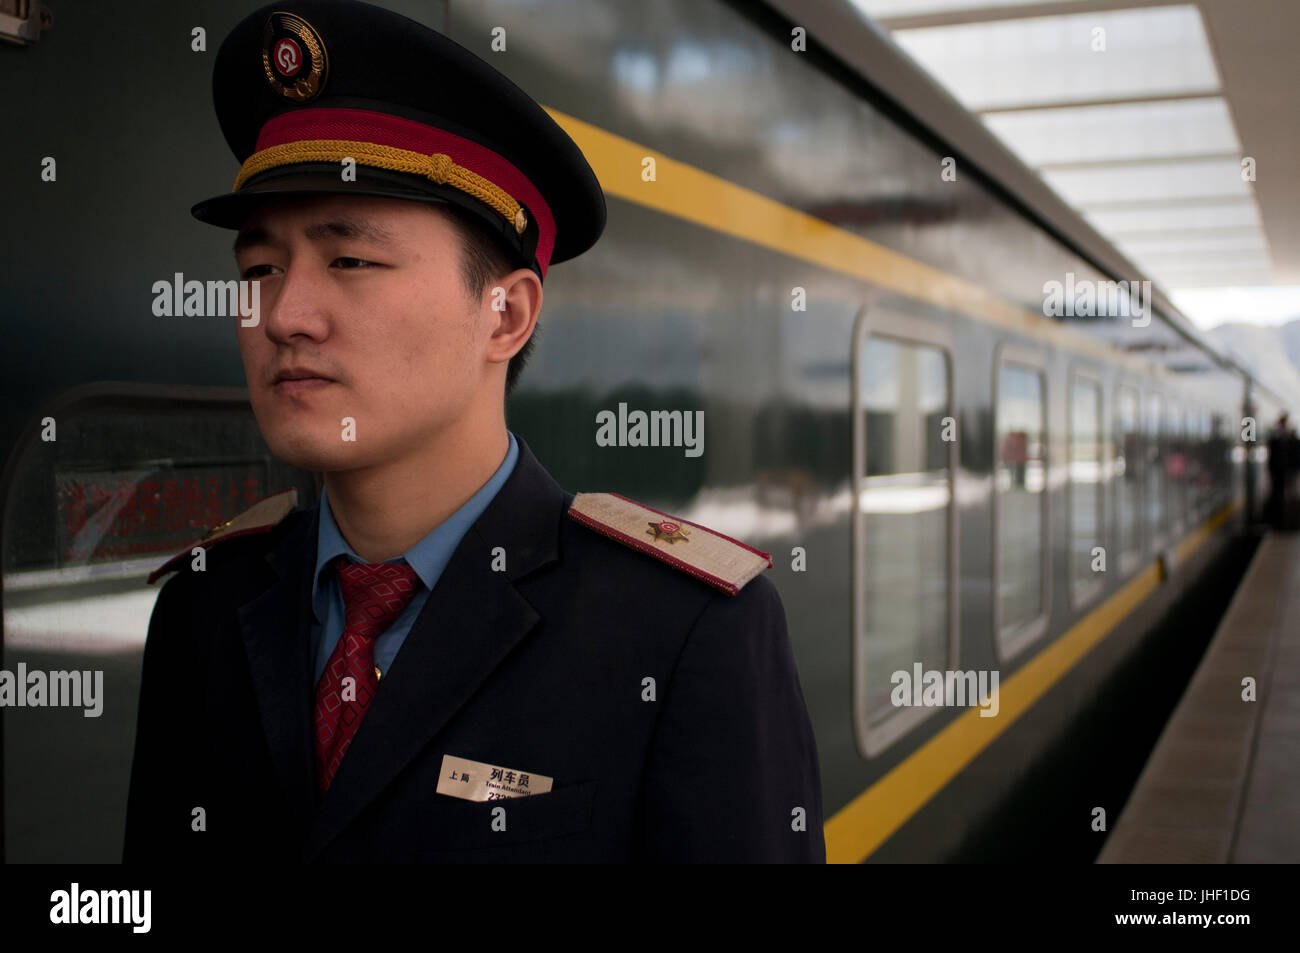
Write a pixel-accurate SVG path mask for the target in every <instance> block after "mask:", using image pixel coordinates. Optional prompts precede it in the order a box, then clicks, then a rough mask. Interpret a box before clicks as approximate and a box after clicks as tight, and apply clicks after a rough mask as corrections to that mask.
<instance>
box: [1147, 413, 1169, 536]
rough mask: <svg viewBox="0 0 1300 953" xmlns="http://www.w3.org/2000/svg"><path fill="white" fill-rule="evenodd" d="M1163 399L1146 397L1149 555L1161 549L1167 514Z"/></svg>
mask: <svg viewBox="0 0 1300 953" xmlns="http://www.w3.org/2000/svg"><path fill="white" fill-rule="evenodd" d="M1164 416H1165V399H1164V397H1162V396H1161V395H1160V394H1157V393H1155V392H1154V391H1148V392H1147V395H1146V427H1145V430H1146V466H1145V470H1146V487H1145V490H1146V493H1145V503H1146V521H1145V522H1146V538H1147V547H1148V550H1149V552H1152V553H1154V552H1155V551H1156V550H1157V549H1159V548H1160V547H1161V546H1163V545H1164V538H1165V531H1166V530H1167V529H1168V519H1169V511H1168V509H1167V507H1166V506H1165V487H1166V481H1165V452H1166V445H1167V440H1166V437H1165V436H1164V435H1163V434H1162V433H1161V424H1162V423H1163V421H1164Z"/></svg>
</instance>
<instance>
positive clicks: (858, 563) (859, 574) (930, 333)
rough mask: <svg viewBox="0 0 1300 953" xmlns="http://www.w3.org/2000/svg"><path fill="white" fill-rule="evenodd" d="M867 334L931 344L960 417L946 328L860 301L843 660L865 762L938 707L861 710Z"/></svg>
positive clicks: (953, 496) (950, 580)
mask: <svg viewBox="0 0 1300 953" xmlns="http://www.w3.org/2000/svg"><path fill="white" fill-rule="evenodd" d="M872 337H878V338H884V339H886V340H889V341H894V342H897V343H899V344H906V345H910V346H912V347H931V348H935V349H936V350H938V351H939V352H940V353H941V354H942V355H943V358H944V364H945V378H946V380H945V384H946V386H947V413H946V414H945V416H950V417H952V418H953V421H954V424H957V425H960V415H959V411H958V405H957V396H956V360H955V354H956V348H955V347H954V346H953V336H952V333H951V331H950V330H949V329H948V328H947V327H946V326H945V325H943V324H941V323H939V322H937V321H933V320H929V319H925V318H919V317H915V316H913V315H904V314H901V313H899V312H897V311H892V310H889V309H881V308H873V307H871V306H867V305H864V306H863V307H862V308H861V309H860V310H859V311H858V314H857V317H856V318H855V319H854V327H853V350H852V353H851V356H850V359H849V364H850V385H849V386H850V388H851V394H850V400H849V407H850V410H849V413H850V416H851V417H852V423H851V426H852V440H853V447H852V451H853V452H852V454H851V456H852V459H853V463H852V467H853V469H852V474H851V483H850V505H849V514H850V524H851V525H850V545H849V566H850V569H849V573H850V585H851V587H852V591H853V594H852V598H851V599H850V612H849V618H850V631H849V638H850V653H851V654H850V658H851V661H850V665H851V666H852V669H853V683H852V692H853V698H852V711H853V739H854V743H855V745H856V746H857V749H858V754H859V755H860V756H861V757H862V758H864V759H867V760H870V759H872V758H875V757H878V756H879V755H880V754H882V753H883V752H884V751H886V750H887V749H888V748H890V747H891V746H892V745H894V744H895V743H896V742H898V741H899V739H901V738H903V737H905V736H906V735H908V734H909V733H910V732H912V731H913V730H914V729H916V728H917V727H918V726H920V725H921V724H922V723H923V722H925V721H926V720H928V719H929V718H930V717H931V716H933V715H934V714H935V713H936V712H938V711H941V710H942V709H940V708H930V707H925V706H917V707H913V708H899V709H898V710H897V711H895V712H894V713H893V714H891V715H890V716H889V717H888V718H885V719H884V720H883V721H881V722H880V723H878V724H876V725H875V726H872V724H871V712H870V711H869V710H868V708H867V652H866V651H865V645H866V639H867V638H868V637H869V635H868V633H866V632H864V631H863V626H864V625H865V624H866V586H865V584H864V578H863V570H864V568H865V566H864V562H865V556H864V552H865V546H866V514H865V513H863V512H862V509H861V507H860V506H859V503H858V493H859V487H861V486H862V483H863V481H864V480H865V479H866V472H867V468H866V465H867V459H866V454H867V422H866V414H865V413H864V411H863V405H862V373H863V370H862V355H863V353H864V350H865V348H866V344H867V342H868V341H869V340H870V339H871V338H872ZM959 442H960V437H959V439H957V440H952V441H947V443H948V460H947V468H948V560H947V562H948V565H947V585H948V613H947V615H948V640H947V644H948V658H947V667H948V668H955V667H957V666H958V664H959V659H960V649H961V631H960V621H961V612H960V606H959V604H958V600H959V593H960V586H959V585H958V578H959V577H958V572H959V554H960V547H961V537H960V532H959V525H960V520H959V518H958V507H957V467H958V465H959V463H960V455H959V452H958V444H959Z"/></svg>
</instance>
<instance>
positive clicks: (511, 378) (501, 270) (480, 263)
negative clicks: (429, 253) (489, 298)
mask: <svg viewBox="0 0 1300 953" xmlns="http://www.w3.org/2000/svg"><path fill="white" fill-rule="evenodd" d="M430 207H431V208H434V209H436V210H438V211H441V212H443V213H445V214H446V215H447V218H448V220H449V221H450V222H451V223H452V225H453V226H454V227H455V229H456V232H457V233H458V234H459V235H460V246H461V255H460V277H461V282H462V284H464V286H465V294H466V296H467V297H469V299H470V300H471V301H474V300H477V299H479V298H481V297H482V296H483V292H484V291H485V290H487V287H488V285H490V284H491V283H492V282H494V281H497V280H499V279H500V278H503V277H505V276H506V275H508V274H509V273H510V272H512V271H514V270H515V266H514V265H512V264H511V259H510V256H509V255H508V254H507V253H506V251H505V249H504V248H502V246H501V244H500V242H498V241H497V239H495V238H493V237H492V235H491V234H490V233H489V232H488V230H487V229H485V228H484V227H483V226H481V225H479V224H478V222H476V221H475V220H474V218H473V216H471V215H470V214H469V213H467V212H464V211H462V210H461V209H459V208H457V207H456V206H454V205H434V206H430ZM537 331H538V328H537V327H536V326H534V328H533V333H532V334H530V335H529V336H528V340H527V341H525V342H524V346H523V347H522V348H520V349H519V352H518V353H517V354H515V356H514V357H512V358H510V363H509V364H508V365H507V366H506V396H507V397H509V396H510V392H511V391H513V390H514V389H515V382H516V381H518V380H519V375H520V374H521V373H523V370H524V365H525V364H527V363H528V358H529V356H530V355H531V354H532V353H533V344H534V342H535V341H536V340H537Z"/></svg>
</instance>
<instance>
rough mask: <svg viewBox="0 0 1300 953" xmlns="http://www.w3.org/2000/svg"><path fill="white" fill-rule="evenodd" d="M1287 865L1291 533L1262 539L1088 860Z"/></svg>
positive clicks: (1295, 777)
mask: <svg viewBox="0 0 1300 953" xmlns="http://www.w3.org/2000/svg"><path fill="white" fill-rule="evenodd" d="M1246 678H1254V679H1255V686H1256V689H1255V699H1256V700H1255V701H1246V700H1244V698H1243V694H1244V692H1245V690H1246V689H1245V687H1244V686H1243V680H1244V679H1246ZM1296 862H1300V534H1270V535H1269V536H1266V537H1265V538H1264V539H1263V541H1262V542H1261V543H1260V545H1259V548H1258V549H1257V550H1256V551H1255V556H1254V558H1253V559H1252V561H1251V565H1250V568H1249V569H1248V570H1247V571H1246V575H1245V576H1244V577H1243V579H1242V582H1241V585H1240V587H1239V588H1238V589H1237V592H1236V594H1235V595H1234V596H1233V599H1232V603H1231V605H1230V606H1229V607H1228V612H1227V614H1226V615H1225V616H1224V617H1223V620H1222V622H1221V623H1220V624H1219V627H1218V630H1217V631H1216V632H1215V634H1214V639H1213V641H1212V642H1211V643H1210V646H1209V647H1208V648H1207V649H1206V652H1205V656H1204V658H1203V659H1202V660H1201V664H1200V666H1199V667H1198V668H1197V670H1196V674H1195V675H1194V676H1193V678H1192V680H1191V682H1190V683H1189V684H1188V686H1187V690H1186V692H1185V693H1184V694H1183V697H1182V699H1181V700H1180V701H1179V703H1178V706H1177V708H1175V710H1174V713H1173V715H1172V716H1171V717H1170V719H1169V722H1168V724H1166V726H1165V730H1164V732H1163V733H1162V734H1161V736H1160V740H1159V741H1158V742H1157V743H1156V747H1155V749H1154V750H1153V751H1152V754H1151V758H1150V760H1149V761H1148V762H1147V765H1146V767H1145V768H1144V769H1143V771H1142V775H1141V776H1140V777H1139V778H1138V782H1137V786H1136V787H1135V788H1134V789H1133V793H1132V794H1131V795H1130V796H1129V800H1128V803H1127V804H1126V805H1125V807H1124V810H1123V813H1122V814H1121V815H1120V817H1119V820H1118V822H1117V823H1116V825H1115V827H1114V829H1113V830H1112V832H1111V834H1110V837H1109V838H1108V839H1107V841H1106V843H1105V845H1104V847H1103V848H1102V851H1101V853H1100V855H1099V856H1098V858H1097V863H1101V864H1133V863H1138V864H1161V863H1166V864H1167V863H1175V864H1177V863H1247V864H1256V863H1296Z"/></svg>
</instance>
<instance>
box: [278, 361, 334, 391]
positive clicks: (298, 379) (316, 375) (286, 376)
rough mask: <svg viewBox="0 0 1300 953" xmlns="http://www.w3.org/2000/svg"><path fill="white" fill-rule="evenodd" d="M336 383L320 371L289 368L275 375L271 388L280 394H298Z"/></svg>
mask: <svg viewBox="0 0 1300 953" xmlns="http://www.w3.org/2000/svg"><path fill="white" fill-rule="evenodd" d="M333 383H335V381H334V379H333V378H331V377H326V376H325V375H324V374H321V373H320V372H319V371H315V370H312V369H311V368H306V367H289V368H285V369H284V370H282V371H280V372H279V373H278V374H276V375H275V379H274V380H273V381H272V383H271V386H272V388H273V389H274V390H275V391H276V393H279V394H297V393H301V392H303V391H309V390H316V389H318V388H321V387H325V386H327V385H329V384H333Z"/></svg>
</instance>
